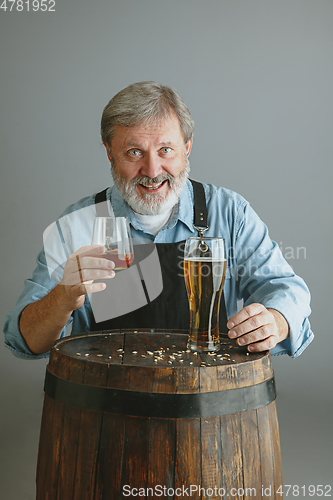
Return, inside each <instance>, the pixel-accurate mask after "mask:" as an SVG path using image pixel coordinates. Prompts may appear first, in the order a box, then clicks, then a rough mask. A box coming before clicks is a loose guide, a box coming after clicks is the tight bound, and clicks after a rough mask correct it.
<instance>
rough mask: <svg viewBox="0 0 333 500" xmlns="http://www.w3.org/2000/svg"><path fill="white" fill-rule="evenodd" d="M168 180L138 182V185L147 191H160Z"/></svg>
mask: <svg viewBox="0 0 333 500" xmlns="http://www.w3.org/2000/svg"><path fill="white" fill-rule="evenodd" d="M167 182H168V180H167V179H166V180H164V181H161V182H153V183H149V184H146V183H142V184H141V183H138V184H137V186H140V188H142V189H144V190H145V191H146V192H148V191H149V192H155V193H156V192H158V191H160V190H162V189H163V186H165V185H166V184H167Z"/></svg>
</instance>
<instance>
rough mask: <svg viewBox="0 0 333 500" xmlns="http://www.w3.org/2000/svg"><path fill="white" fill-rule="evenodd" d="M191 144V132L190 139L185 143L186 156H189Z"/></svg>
mask: <svg viewBox="0 0 333 500" xmlns="http://www.w3.org/2000/svg"><path fill="white" fill-rule="evenodd" d="M192 144H193V134H192V135H191V139H190V140H189V141H188V142H187V144H186V145H185V151H186V155H187V157H189V156H190V152H191V149H192Z"/></svg>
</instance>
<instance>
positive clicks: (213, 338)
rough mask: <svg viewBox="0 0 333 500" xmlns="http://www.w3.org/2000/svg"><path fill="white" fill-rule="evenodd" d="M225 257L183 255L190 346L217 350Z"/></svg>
mask: <svg viewBox="0 0 333 500" xmlns="http://www.w3.org/2000/svg"><path fill="white" fill-rule="evenodd" d="M226 267H227V262H226V260H221V259H213V258H209V257H208V258H202V259H201V260H197V258H195V257H193V258H187V259H185V260H184V277H185V284H186V289H187V294H188V300H189V307H190V333H189V343H188V346H189V347H190V349H192V350H195V351H218V350H219V348H220V337H219V311H220V299H221V293H222V287H223V283H224V278H225V272H226Z"/></svg>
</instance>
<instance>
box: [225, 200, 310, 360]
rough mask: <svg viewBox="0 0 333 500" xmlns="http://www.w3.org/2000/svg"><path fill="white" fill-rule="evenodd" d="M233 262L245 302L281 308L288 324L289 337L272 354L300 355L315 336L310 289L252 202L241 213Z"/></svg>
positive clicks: (240, 296) (239, 292)
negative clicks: (311, 315) (311, 323)
mask: <svg viewBox="0 0 333 500" xmlns="http://www.w3.org/2000/svg"><path fill="white" fill-rule="evenodd" d="M234 262H235V267H234V269H235V270H236V287H237V294H238V296H239V298H242V299H243V300H244V306H246V305H248V304H251V303H255V302H257V303H261V304H263V305H264V306H265V307H266V308H272V309H276V310H277V311H279V312H280V313H281V314H283V316H284V317H285V318H286V320H287V322H288V324H289V327H290V337H289V338H287V339H286V340H284V341H283V342H280V343H279V344H278V345H277V346H276V347H274V348H273V349H272V350H271V354H272V355H279V354H288V355H289V356H291V357H292V358H295V357H297V356H299V355H300V354H301V353H302V352H303V351H304V349H305V348H306V347H307V345H308V344H309V343H310V342H311V341H312V340H313V337H314V335H313V333H312V331H311V327H310V323H309V320H308V316H309V315H310V314H311V309H310V292H309V290H308V288H307V286H306V284H305V283H304V281H303V280H302V279H301V278H300V277H299V276H297V275H296V274H295V273H294V271H293V269H292V268H291V266H290V265H289V264H288V263H287V261H286V260H285V259H284V257H283V255H282V253H281V250H280V248H279V247H278V245H277V244H276V243H275V242H274V241H272V240H271V239H270V237H269V235H268V230H267V227H266V225H265V224H264V223H263V222H262V221H261V219H260V218H259V217H258V215H257V214H256V213H255V212H254V210H253V209H252V208H251V206H250V205H249V204H246V205H245V206H243V207H242V208H241V214H239V226H238V230H237V234H236V238H235V255H234Z"/></svg>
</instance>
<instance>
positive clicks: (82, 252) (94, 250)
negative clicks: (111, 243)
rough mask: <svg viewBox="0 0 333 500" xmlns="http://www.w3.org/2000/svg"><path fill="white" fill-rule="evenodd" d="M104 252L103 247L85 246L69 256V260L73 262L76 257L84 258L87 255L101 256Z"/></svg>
mask: <svg viewBox="0 0 333 500" xmlns="http://www.w3.org/2000/svg"><path fill="white" fill-rule="evenodd" d="M104 252H105V247H104V246H103V245H86V246H84V247H81V248H79V249H78V250H77V251H76V252H74V253H73V254H72V255H70V256H69V259H71V260H75V259H76V256H77V255H78V256H79V257H80V258H81V257H86V256H89V255H101V254H103V253H104Z"/></svg>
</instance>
